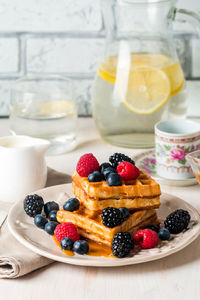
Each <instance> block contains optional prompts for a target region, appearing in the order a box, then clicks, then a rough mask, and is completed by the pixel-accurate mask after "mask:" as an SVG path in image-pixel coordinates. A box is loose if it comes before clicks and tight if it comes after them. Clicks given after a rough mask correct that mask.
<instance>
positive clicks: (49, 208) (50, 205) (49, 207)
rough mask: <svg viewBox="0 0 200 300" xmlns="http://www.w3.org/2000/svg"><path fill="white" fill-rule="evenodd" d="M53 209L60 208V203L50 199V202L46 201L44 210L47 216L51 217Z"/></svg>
mask: <svg viewBox="0 0 200 300" xmlns="http://www.w3.org/2000/svg"><path fill="white" fill-rule="evenodd" d="M52 210H59V205H58V203H56V202H55V201H49V202H47V203H45V205H44V212H45V214H46V216H47V218H48V217H49V213H50V211H52Z"/></svg>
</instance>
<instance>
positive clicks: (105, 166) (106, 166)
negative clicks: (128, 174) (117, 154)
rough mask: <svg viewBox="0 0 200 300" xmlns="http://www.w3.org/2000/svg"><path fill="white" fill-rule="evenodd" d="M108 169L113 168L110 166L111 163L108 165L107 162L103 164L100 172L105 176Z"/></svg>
mask: <svg viewBox="0 0 200 300" xmlns="http://www.w3.org/2000/svg"><path fill="white" fill-rule="evenodd" d="M107 168H112V165H111V164H109V163H107V162H105V163H103V164H101V165H100V167H99V171H100V172H101V173H102V174H103V171H104V170H105V169H107Z"/></svg>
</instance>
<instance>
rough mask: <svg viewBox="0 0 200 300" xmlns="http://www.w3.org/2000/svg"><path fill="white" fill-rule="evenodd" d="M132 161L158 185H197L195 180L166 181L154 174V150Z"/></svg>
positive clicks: (141, 154)
mask: <svg viewBox="0 0 200 300" xmlns="http://www.w3.org/2000/svg"><path fill="white" fill-rule="evenodd" d="M133 160H134V161H135V162H136V165H137V166H138V167H139V168H141V169H143V170H144V171H145V172H146V173H148V174H149V175H150V176H152V177H153V178H154V179H155V180H156V181H158V182H159V183H160V184H167V185H173V186H189V185H194V184H197V183H198V182H197V180H196V178H195V177H194V178H188V179H184V180H178V179H177V180H174V179H167V178H163V177H160V176H159V175H158V174H157V173H156V156H155V150H149V151H145V152H142V153H140V154H138V155H136V156H134V157H133Z"/></svg>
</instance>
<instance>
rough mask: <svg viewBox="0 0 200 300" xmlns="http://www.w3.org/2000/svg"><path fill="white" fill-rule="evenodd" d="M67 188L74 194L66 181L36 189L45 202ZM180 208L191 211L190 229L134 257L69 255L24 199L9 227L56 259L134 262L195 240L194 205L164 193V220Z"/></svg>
mask: <svg viewBox="0 0 200 300" xmlns="http://www.w3.org/2000/svg"><path fill="white" fill-rule="evenodd" d="M64 192H67V193H68V195H69V196H72V195H73V194H72V190H71V184H64V185H58V186H53V187H50V188H46V189H43V190H40V191H37V192H36V193H37V194H39V195H41V196H42V197H43V198H44V201H45V202H48V201H53V200H54V201H57V200H58V198H59V199H61V198H62V195H63V193H64ZM177 208H182V209H186V210H188V211H189V213H190V215H191V223H190V226H189V229H188V230H186V231H185V232H183V233H181V234H179V235H176V236H175V237H174V239H172V240H171V241H169V242H163V243H162V244H161V246H160V247H157V248H153V249H149V250H141V251H140V252H138V253H137V254H135V255H134V256H132V257H126V258H122V259H118V258H105V257H93V256H88V255H78V254H75V255H74V256H66V255H65V254H64V253H63V252H62V251H61V250H60V249H59V247H58V246H56V245H55V243H54V242H53V239H52V237H51V236H49V235H48V234H47V233H46V232H45V231H44V230H41V229H38V228H37V227H36V226H35V225H34V224H33V218H30V217H28V216H27V215H26V214H25V212H24V209H23V201H19V202H17V203H16V204H15V205H14V206H13V207H12V209H11V211H10V213H9V216H8V227H9V229H10V231H11V233H12V234H13V236H14V237H15V238H16V239H17V240H18V241H19V242H20V243H22V244H23V245H24V246H26V247H27V248H29V249H30V250H32V251H34V252H36V253H38V254H40V255H42V256H46V257H49V258H51V259H53V260H57V261H61V262H64V263H69V264H74V265H83V266H103V267H114V266H123V265H132V264H137V263H143V262H146V261H152V260H156V259H159V258H162V257H165V256H167V255H170V254H172V253H175V252H177V251H179V250H181V249H183V248H184V247H186V246H187V245H189V244H190V243H191V242H192V241H194V240H195V239H196V238H197V237H198V235H199V233H200V217H199V214H198V212H197V211H196V209H195V208H193V207H192V206H191V205H189V204H188V203H186V202H185V201H183V200H181V199H179V198H177V197H174V196H172V195H168V194H163V195H162V197H161V206H160V208H159V210H158V215H159V217H160V218H161V219H162V220H163V219H164V218H165V217H166V216H167V215H168V214H169V213H170V212H172V211H174V210H175V209H177Z"/></svg>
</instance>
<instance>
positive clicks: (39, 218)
mask: <svg viewBox="0 0 200 300" xmlns="http://www.w3.org/2000/svg"><path fill="white" fill-rule="evenodd" d="M47 222H48V220H47V219H46V218H45V217H44V216H43V215H36V216H35V217H34V224H35V225H36V226H37V227H39V228H41V229H44V227H45V224H46V223H47Z"/></svg>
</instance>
